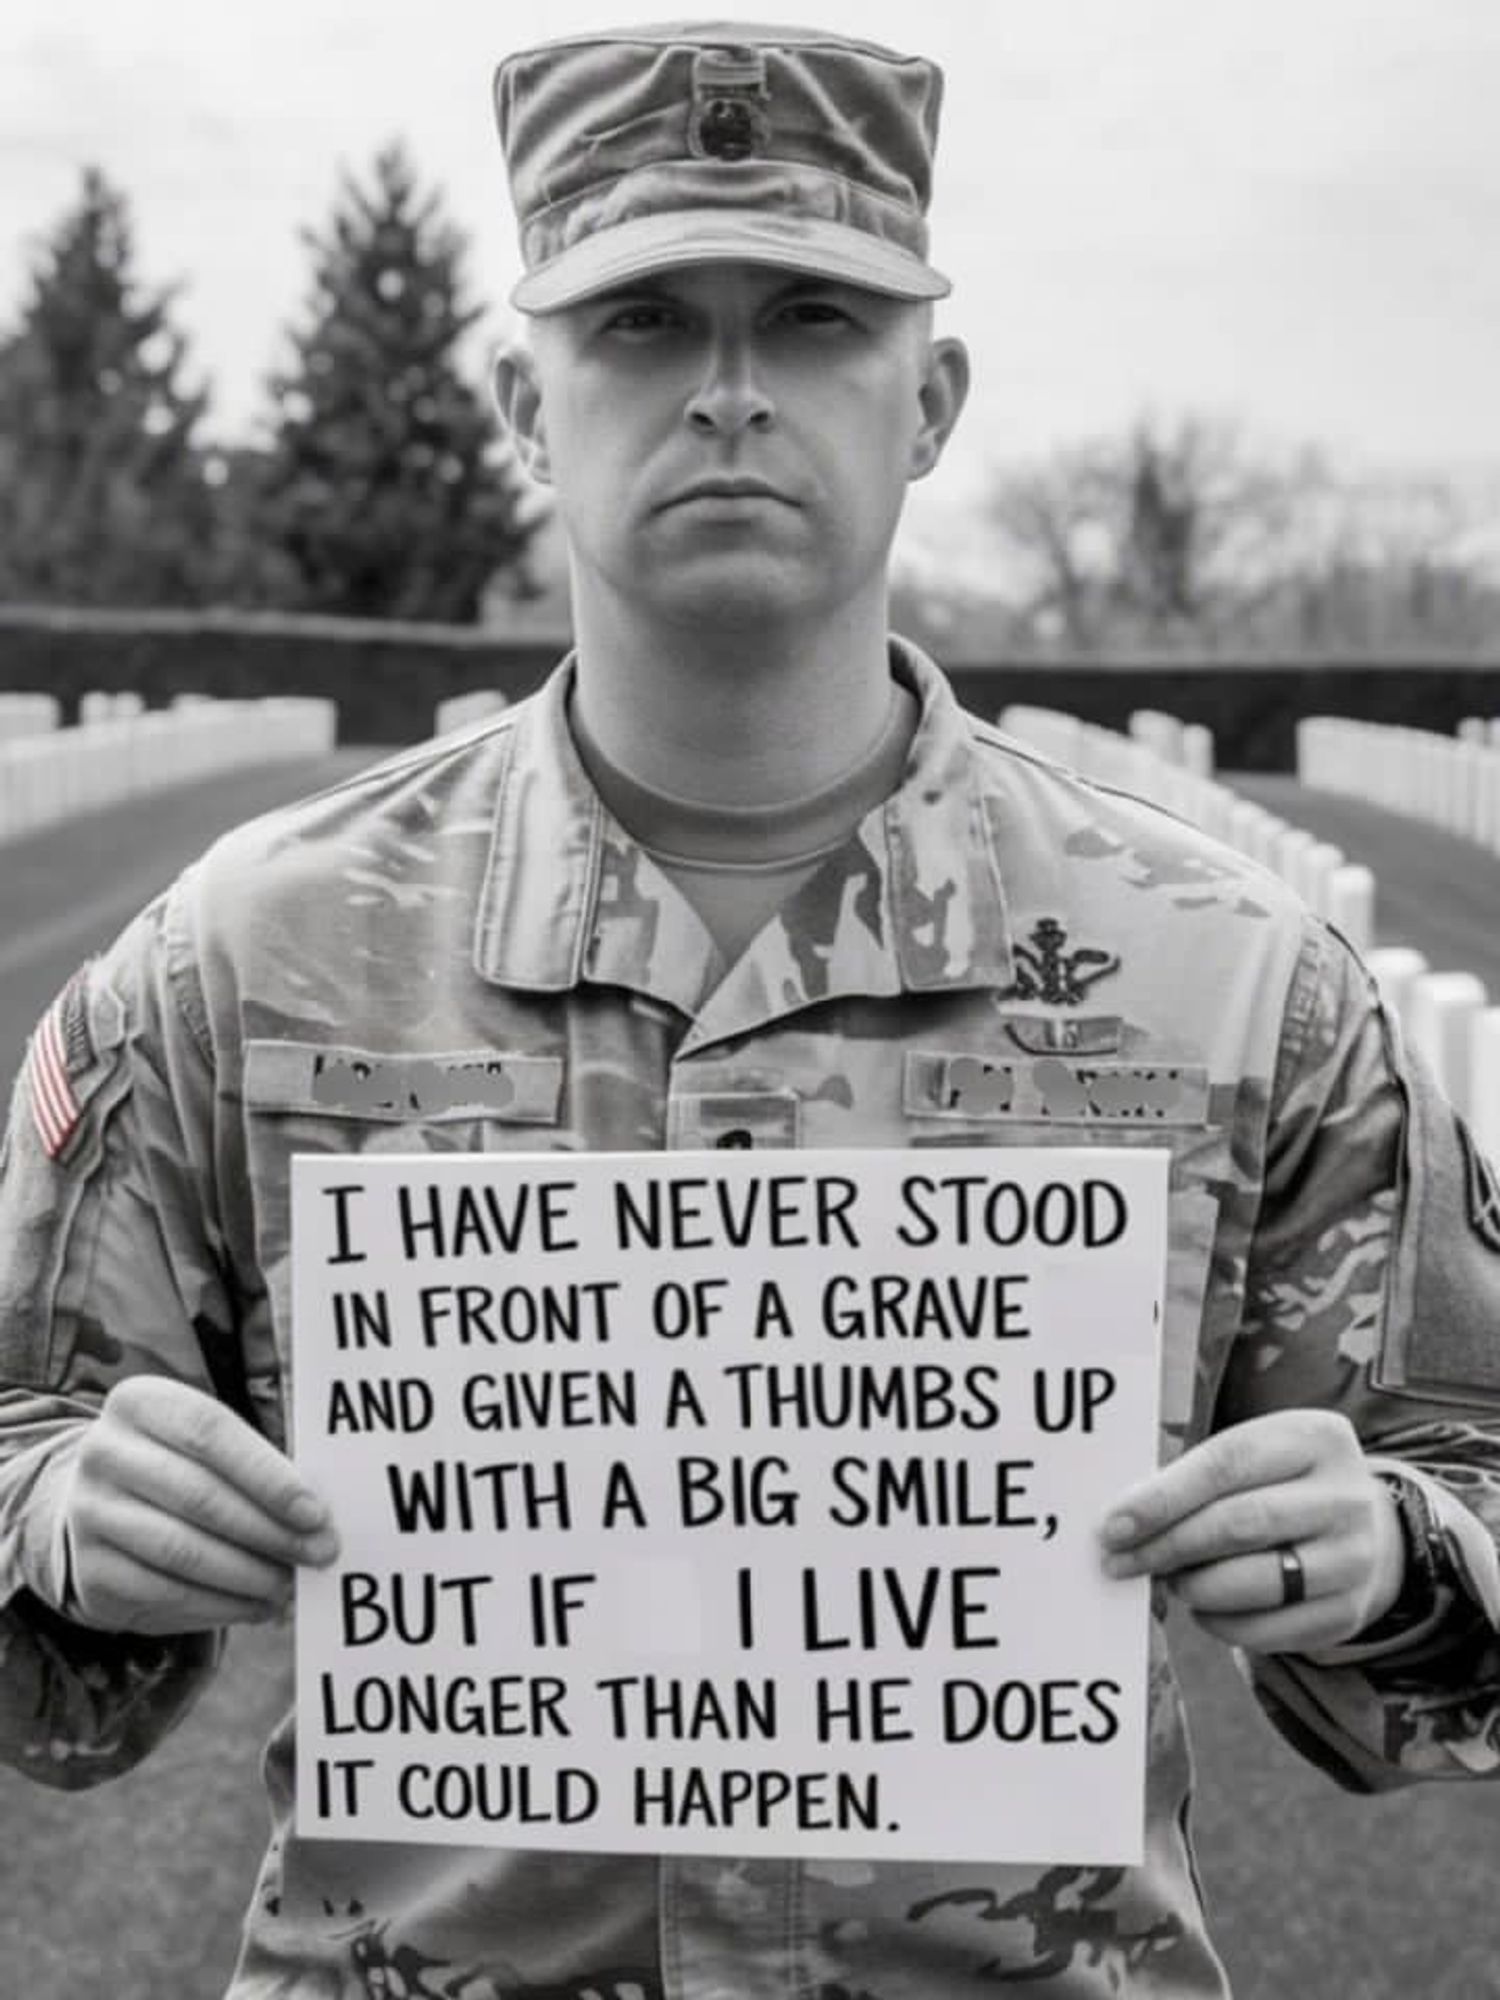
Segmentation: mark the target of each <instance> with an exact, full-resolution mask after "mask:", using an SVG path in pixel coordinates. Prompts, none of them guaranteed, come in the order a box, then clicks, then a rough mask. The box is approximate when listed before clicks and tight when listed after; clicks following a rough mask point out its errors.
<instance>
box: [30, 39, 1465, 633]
mask: <svg viewBox="0 0 1500 2000" xmlns="http://www.w3.org/2000/svg"><path fill="white" fill-rule="evenodd" d="M780 11H782V10H781V9H779V8H778V7H777V6H774V5H773V6H771V7H770V8H769V9H764V8H759V7H756V6H744V7H740V8H737V9H735V10H734V12H735V13H736V14H737V16H738V17H740V18H744V19H755V18H765V17H769V18H775V17H776V16H777V14H778V12H780ZM817 14H818V18H819V20H820V21H822V22H825V23H826V24H827V25H829V26H830V27H834V28H841V29H844V30H848V31H855V32H859V33H862V34H865V35H868V36H871V37H874V38H881V39H885V40H887V41H889V42H890V43H892V44H893V45H895V46H897V47H903V48H904V47H906V46H907V45H908V44H911V43H912V42H913V41H914V40H916V41H920V44H921V47H922V50H923V52H924V53H928V54H931V55H933V56H935V57H936V58H937V59H938V60H939V61H941V62H942V63H943V64H944V65H945V68H946V71H947V95H946V102H945V114H944V126H943V138H942V143H941V147H940V152H939V171H938V181H937V197H936V202H935V210H934V258H935V261H937V263H938V264H939V266H940V267H941V268H943V269H945V270H946V271H947V272H948V273H949V274H950V275H951V276H952V277H953V279H954V281H955V290H954V294H953V297H952V299H951V301H950V302H949V303H948V304H947V305H946V306H945V307H944V308H943V311H942V319H941V324H942V326H943V328H944V329H945V330H950V331H955V332H959V333H962V334H963V335H964V336H965V338H966V339H967V340H968V341H969V342H970V344H971V346H972V348H973V350H974V354H975V360H976V377H977V383H976V390H975V396H974V400H973V403H972V404H971V407H970V410H969V411H968V413H967V416H966V419H965V422H964V425H963V426H962V428H961V430H960V433H959V435H958V437H957V438H956V440H955V443H954V446H953V448H952V451H951V454H950V457H949V460H948V462H947V463H946V464H945V465H944V467H943V468H942V469H941V470H940V472H939V473H938V475H937V476H936V477H934V478H933V479H931V480H930V481H928V482H926V483H925V484H924V485H923V486H921V487H919V488H917V489H916V490H915V491H914V494H913V499H912V505H911V508H910V511H909V518H908V522H907V525H906V530H905V533H904V535H903V539H902V545H901V552H900V562H899V565H898V577H899V581H900V586H901V592H900V595H901V602H900V605H899V607H898V608H899V611H900V613H901V616H900V617H899V618H898V621H897V622H898V623H904V625H905V627H906V629H908V630H911V631H912V632H913V633H914V636H916V637H918V638H923V639H926V640H927V641H928V642H929V643H932V644H934V645H941V646H942V647H943V648H944V649H945V650H947V651H949V652H950V653H956V654H958V655H960V656H962V657H965V658H978V657H988V656H992V655H994V654H995V653H996V652H997V651H998V650H1003V649H1006V648H1009V649H1013V650H1024V651H1029V650H1032V649H1034V648H1036V647H1038V646H1045V647H1054V648H1057V649H1060V650H1067V651H1070V652H1071V651H1077V650H1092V649H1108V648H1119V647H1122V646H1125V647H1130V648H1139V647H1141V646H1149V647H1158V646H1162V647H1172V648H1182V649H1187V650H1189V651H1191V653H1192V654H1193V655H1194V656H1197V657H1206V656H1223V655H1227V654H1232V653H1236V652H1241V653H1242V652H1244V651H1245V650H1246V649H1257V650H1266V649H1275V650H1295V649H1297V648H1299V647H1300V648H1311V649H1314V650H1318V651H1323V652H1326V651H1329V650H1336V651H1357V650H1359V649H1368V650H1370V651H1372V652H1381V651H1389V650H1390V649H1392V648H1395V649H1398V650H1399V649H1403V648H1404V649H1412V648H1415V649H1418V650H1427V649H1436V650H1439V651H1446V650H1449V649H1454V648H1464V649H1467V648H1474V647H1482V646H1484V645H1485V644H1486V643H1490V644H1493V643H1494V642H1495V641H1496V636H1497V633H1500V389H1497V383H1496V380H1495V367H1496V364H1495V341H1494V335H1495V329H1496V327H1497V326H1500V259H1497V258H1496V256H1495V252H1494V235H1495V224H1496V216H1497V205H1500V155H1497V150H1496V148H1495V145H1494V140H1493V106H1494V103H1495V92H1496V88H1497V84H1500V14H1497V13H1496V10H1495V9H1494V7H1493V6H1492V5H1491V4H1490V0H1437V4H1432V5H1425V6H1424V5H1422V4H1420V0H1311V4H1296V0H1260V4H1256V5H1254V6H1251V5H1249V4H1248V3H1247V0H1243V3H1242V4H1227V5H1222V6H1216V7H1213V8H1203V7H1194V6H1192V5H1191V4H1189V0H1137V4H1135V5H1133V6H1131V7H1130V8H1129V9H1124V8H1121V7H1119V6H1117V5H1112V4H1110V0H1061V4H1048V5H1043V4H1040V0H1032V4H1029V5H1027V4H1013V5H1007V6H1004V7H999V6H990V7H984V6H979V5H974V4H956V0H936V4H931V5H927V6H924V7H923V8H922V9H921V10H920V13H919V14H913V12H912V10H911V9H910V8H909V7H904V6H900V5H897V4H895V0H824V4H822V5H821V6H820V7H819V9H818V10H817ZM638 16H639V8H638V7H637V6H636V5H635V4H631V0H625V4H622V0H596V4H594V5H592V6H588V7H584V6H578V5H573V4H571V0H568V4H558V0H546V4H541V0H512V4H509V5H507V6H506V7H504V8H503V9H501V10H499V11H497V10H496V9H495V8H493V7H488V6H482V5H479V4H477V0H476V4H467V3H466V0H433V4H430V5H428V6H427V7H424V8H423V9H422V11H421V14H420V17H413V16H412V15H411V14H410V13H409V12H408V11H407V10H401V9H397V8H395V7H390V6H370V5H367V4H354V3H353V0H263V4H261V5H258V6H256V7H255V8H253V9H248V10H242V11H231V10H223V9H214V10H206V9H202V8H197V7H194V6H192V5H190V4H188V0H144V3H143V4H140V5H137V6H135V7H133V8H131V9H129V10H128V11H120V12H108V11H106V10H102V9H100V8H99V7H98V6H96V5H93V4H90V0H8V4H7V6H6V8H5V10H4V16H3V20H0V330H3V336H0V473H3V477H0V601H9V602H13V603H15V602H26V603H33V604H35V603H43V604H67V605H80V604H83V605H122V604H137V605H147V606H153V607H161V606H167V605H170V606H182V607H188V606H239V607H245V608H256V609H262V610H266V609H274V610H281V611H302V612H311V613H332V614H338V615H345V616H351V617H367V616H368V617H378V618H392V617H396V618H404V619H419V620H437V621H442V622H450V621H453V622H459V623H463V624H471V623H481V624H484V625H486V626H489V627H492V628H495V629H522V630H525V631H528V632H537V633H540V634H542V635H544V636H545V637H547V638H549V639H550V638H552V637H554V636H556V635H557V634H558V633H559V632H561V631H562V630H564V629H565V627H566V610H565V604H564V602H563V597H564V585H563V573H562V558H561V552H560V550H559V549H558V547H557V543H556V537H555V535H553V534H552V533H551V531H550V529H549V525H548V522H547V518H546V510H545V503H544V501H543V498H542V496H541V495H540V494H539V493H534V492H530V491H528V490H526V489H525V487H524V486H523V484H522V482H521V481H520V480H519V479H518V477H517V475H516V473H515V471H514V469H513V468H512V467H511V465H510V463H509V461H508V459H507V456H506V454H505V452H504V450H503V448H502V447H501V445H500V443H499V441H498V439H497V437H496V435H495V431H494V426H493V422H492V418H491V414H490V405H489V397H488V390H487V378H488V361H489V356H490V354H491V352H492V351H493V347H494V345H495V342H496V341H497V340H498V339H499V338H501V337H503V335H504V334H505V332H506V329H507V326H508V324H509V315H508V311H507V308H506V305H505V300H506V296H507V294H508V292H509V289H510V287H511V285H512V284H513V283H514V281H515V278H516V277H517V275H518V272H519V266H518V260H517V256H516V251H515V242H514V230H513V224H512V220H511V216H510V212H509V208H508V205H507V201H506V196H505V189H504V180H503V174H502V170H501V163H500V158H499V149H498V145H497V143H496V140H495V136H494V128H493V118H492V113H491V109H490V101H489V79H490V76H491V73H492V71H493V67H494V64H495V62H496V60H497V59H498V58H499V57H500V56H501V55H502V54H503V53H505V51H506V50H507V49H509V48H513V47H519V46H522V45H524V44H525V43H527V42H529V41H531V40H535V39H542V38H544V37H546V36H548V35H553V34H561V33H570V32H576V31H580V30H582V29H584V28H589V27H594V26H603V25H607V24H609V23H620V22H628V21H630V20H632V19H634V18H638Z"/></svg>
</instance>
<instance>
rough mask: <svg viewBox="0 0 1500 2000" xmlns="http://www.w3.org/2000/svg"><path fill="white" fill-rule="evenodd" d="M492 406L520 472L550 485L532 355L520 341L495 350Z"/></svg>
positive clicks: (537, 386)
mask: <svg viewBox="0 0 1500 2000" xmlns="http://www.w3.org/2000/svg"><path fill="white" fill-rule="evenodd" d="M494 391H495V407H496V409H497V410H498V411H499V413H500V421H501V423H502V424H503V425H504V427H505V433H506V436H507V437H508V438H509V439H510V442H511V445H512V447H513V448H514V450H515V454H516V459H517V461H518V463H519V464H520V466H521V469H522V471H523V472H526V473H528V474H529V475H530V476H531V478H533V479H534V480H536V482H537V484H538V485H540V486H550V485H551V484H552V467H551V463H550V461H549V460H548V457H547V432H546V426H545V425H544V424H543V422H542V390H541V384H540V383H539V382H538V380H537V372H536V357H535V356H534V355H533V354H532V352H531V349H530V348H529V347H527V346H525V344H524V343H523V342H522V341H520V340H507V341H506V342H505V343H504V345H503V346H501V347H500V348H498V349H497V350H496V353H495V374H494Z"/></svg>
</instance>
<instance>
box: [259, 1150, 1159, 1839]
mask: <svg viewBox="0 0 1500 2000" xmlns="http://www.w3.org/2000/svg"><path fill="white" fill-rule="evenodd" d="M1166 1184H1167V1156H1166V1154H1165V1153H1162V1152H1156V1151H1140V1150H1134V1149H1124V1148H1121V1149H1105V1148H1095V1147H1090V1148H1087V1149H1079V1150H1054V1149H1051V1148H1048V1149H1034V1150H1033V1149H1010V1148H989V1147H984V1148H953V1149H949V1148H944V1149H942V1150H940V1151H930V1152H912V1151H906V1150H903V1151H884V1150H882V1151H837V1152H808V1151H802V1152H797V1151H785V1152H783V1151H772V1150H757V1151H747V1152H711V1153H671V1154H660V1153H651V1154H620V1153H601V1154H593V1155H582V1156H580V1155H573V1154H561V1153H549V1154H533V1155H527V1156H517V1155H493V1154H485V1155H466V1156H457V1155H443V1156H433V1157H429V1156H426V1155H423V1156H419V1157H410V1158H397V1157H393V1156H390V1155H380V1156H373V1157H365V1156H353V1157H351V1156H348V1155H337V1156H333V1157H328V1156H321V1155H320V1156H317V1157H300V1158H298V1159H297V1160H296V1161H295V1162H294V1164H293V1194H294V1202H295V1209H294V1215H295V1228H294V1263H295V1271H294V1295H295V1296H294V1310H295V1337H294V1344H295V1355H294V1366H293V1382H294V1409H293V1416H294V1425H295V1439H296V1456H297V1463H298V1465H299V1467H300V1468H301V1470H302V1472H303V1474H304V1476H305V1477H306V1478H307V1479H308V1480H309V1481H310V1482H312V1483H313V1484H314V1485H315V1486H316V1488H317V1490H318V1491H319V1492H320V1493H322V1494H323V1495H325V1496H326V1497H327V1499H328V1500H329V1502H330V1503H331V1505H332V1507H333V1509H334V1513H335V1518H336V1520H337V1524H338V1530H339V1534H340V1537H341V1539H342V1544H343V1547H342V1554H341V1558H340V1561H339V1563H338V1565H337V1566H336V1567H335V1568H333V1569H330V1570H327V1571H321V1572H311V1571H303V1572H301V1573H300V1574H299V1578H298V1585H297V1754H298V1830H299V1832H301V1833H302V1834H305V1835H312V1836H315V1837H316V1836H323V1837H327V1838H335V1837H336V1838H340V1839H350V1838H353V1839H363V1840H400V1841H431V1842H458V1843H463V1844H469V1845H472V1844H481V1843H485V1844H493V1845H496V1846H524V1847H539V1848H574V1849H579V1850H583V1851H590V1852H598V1851H615V1852H629V1853H661V1854H732V1855H744V1856H749V1855H827V1856H840V1857H851V1858H853V1857H868V1858H877V1857H879V1858H886V1859H891V1858H895V1857H898V1856H904V1857H908V1858H925V1859H931V1860H986V1861H1031V1862H1048V1861H1071V1862H1077V1863H1080V1864H1083V1863H1093V1864H1104V1863H1115V1864H1128V1863H1133V1862H1137V1861H1139V1860H1140V1858H1141V1843H1142V1829H1143V1817H1144V1814H1143V1797H1144V1769H1145V1738H1146V1702H1147V1692H1146V1658H1147V1622H1148V1615H1149V1613H1148V1587H1147V1584H1146V1583H1145V1581H1144V1580H1140V1579H1134V1580H1130V1581H1124V1582H1119V1581H1111V1580H1109V1579H1106V1578H1105V1577H1104V1576H1103V1574H1102V1572H1101V1568H1100V1561H1099V1548H1098V1541H1097V1531H1098V1526H1099V1523H1100V1521H1101V1520H1102V1518H1103V1516H1104V1515H1105V1513H1106V1512H1107V1511H1108V1509H1109V1506H1110V1504H1111V1503H1112V1501H1113V1500H1114V1499H1115V1498H1116V1497H1117V1496H1118V1494H1119V1493H1120V1492H1121V1491H1122V1490H1123V1489H1124V1488H1125V1487H1127V1486H1128V1485H1131V1484H1133V1483H1134V1482H1135V1481H1136V1480H1138V1479H1140V1478H1142V1477H1144V1476H1145V1475H1147V1474H1148V1473H1149V1472H1150V1471H1151V1470H1152V1468H1153V1467H1154V1465H1155V1463H1156V1402H1157V1352H1158V1339H1159V1329H1160V1320H1161V1307H1162V1293H1163V1275H1164V1265H1165V1245H1166Z"/></svg>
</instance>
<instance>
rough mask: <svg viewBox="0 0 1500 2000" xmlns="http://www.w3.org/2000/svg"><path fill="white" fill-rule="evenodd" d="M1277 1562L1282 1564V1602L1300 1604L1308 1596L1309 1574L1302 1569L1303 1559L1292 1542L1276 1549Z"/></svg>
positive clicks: (1285, 1604) (1284, 1605) (1283, 1543)
mask: <svg viewBox="0 0 1500 2000" xmlns="http://www.w3.org/2000/svg"><path fill="white" fill-rule="evenodd" d="M1276 1560H1277V1561H1278V1562H1279V1563H1280V1564H1281V1602H1282V1606H1283V1608H1285V1607H1286V1606H1287V1605H1288V1604H1300V1603H1301V1602H1302V1600H1303V1598H1304V1597H1306V1595H1307V1572H1306V1570H1305V1569H1303V1567H1302V1558H1301V1556H1299V1555H1298V1553H1297V1551H1296V1550H1295V1549H1294V1548H1293V1547H1292V1544H1291V1543H1290V1542H1282V1543H1281V1544H1280V1545H1279V1546H1278V1548H1277V1549H1276Z"/></svg>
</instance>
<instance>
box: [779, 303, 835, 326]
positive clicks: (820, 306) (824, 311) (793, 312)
mask: <svg viewBox="0 0 1500 2000" xmlns="http://www.w3.org/2000/svg"><path fill="white" fill-rule="evenodd" d="M782 310H783V313H784V316H785V317H786V318H787V319H789V320H790V321H791V322H792V324H793V325H794V326H850V325H852V324H853V321H852V320H851V319H850V316H849V314H848V313H847V312H846V311H845V310H844V308H843V307H842V306H840V305H835V303H834V302H833V300H832V299H793V300H791V301H790V303H789V304H787V305H786V306H785V307H783V309H782Z"/></svg>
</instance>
